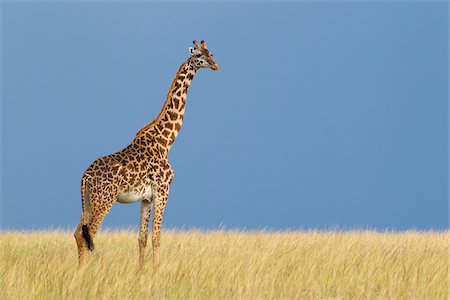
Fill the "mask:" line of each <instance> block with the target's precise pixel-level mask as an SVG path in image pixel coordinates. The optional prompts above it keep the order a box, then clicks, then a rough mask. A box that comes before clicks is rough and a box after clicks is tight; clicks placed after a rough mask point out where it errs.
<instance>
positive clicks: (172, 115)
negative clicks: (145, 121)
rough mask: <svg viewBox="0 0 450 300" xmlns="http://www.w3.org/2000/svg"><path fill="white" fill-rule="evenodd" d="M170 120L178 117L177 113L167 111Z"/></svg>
mask: <svg viewBox="0 0 450 300" xmlns="http://www.w3.org/2000/svg"><path fill="white" fill-rule="evenodd" d="M167 113H168V114H169V117H170V119H171V120H176V119H177V118H178V114H177V113H175V112H172V111H168V112H167Z"/></svg>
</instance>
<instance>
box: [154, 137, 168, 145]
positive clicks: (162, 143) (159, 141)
mask: <svg viewBox="0 0 450 300" xmlns="http://www.w3.org/2000/svg"><path fill="white" fill-rule="evenodd" d="M156 140H157V141H158V143H159V144H161V145H166V144H167V140H166V139H164V138H162V137H158V138H156Z"/></svg>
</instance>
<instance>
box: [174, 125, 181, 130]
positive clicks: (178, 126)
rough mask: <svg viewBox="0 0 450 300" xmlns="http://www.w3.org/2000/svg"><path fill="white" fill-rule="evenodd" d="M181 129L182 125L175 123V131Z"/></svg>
mask: <svg viewBox="0 0 450 300" xmlns="http://www.w3.org/2000/svg"><path fill="white" fill-rule="evenodd" d="M180 128H181V124H180V123H175V130H177V131H179V130H180Z"/></svg>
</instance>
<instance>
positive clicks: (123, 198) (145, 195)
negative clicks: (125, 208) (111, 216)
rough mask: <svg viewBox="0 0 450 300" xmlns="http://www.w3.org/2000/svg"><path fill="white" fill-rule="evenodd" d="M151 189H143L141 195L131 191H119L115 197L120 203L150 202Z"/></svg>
mask: <svg viewBox="0 0 450 300" xmlns="http://www.w3.org/2000/svg"><path fill="white" fill-rule="evenodd" d="M151 199H152V189H151V187H147V188H145V189H144V190H143V191H142V192H141V193H139V192H132V191H126V192H125V191H120V192H119V194H118V196H117V201H118V202H120V203H135V202H141V201H142V200H148V201H151Z"/></svg>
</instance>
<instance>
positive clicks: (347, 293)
mask: <svg viewBox="0 0 450 300" xmlns="http://www.w3.org/2000/svg"><path fill="white" fill-rule="evenodd" d="M0 234H1V239H0V248H1V251H2V256H1V260H0V261H1V262H0V267H1V268H0V270H1V272H0V282H1V283H0V299H149V298H152V299H165V298H167V299H361V298H362V299H369V298H370V299H448V298H449V287H448V268H449V241H450V232H449V231H447V232H415V231H410V232H402V233H393V232H383V233H379V232H373V231H349V232H339V231H324V232H320V231H305V232H302V231H298V232H238V231H211V232H201V231H184V232H179V231H170V230H169V231H164V232H163V234H162V240H161V241H162V245H161V261H160V264H159V266H158V268H157V269H156V270H155V271H154V270H153V267H152V265H151V259H150V258H151V257H150V256H149V255H150V253H151V252H150V249H151V243H149V246H148V247H147V249H148V251H147V253H148V256H147V263H146V266H145V267H144V269H142V270H141V271H140V272H138V268H137V266H138V257H137V255H138V242H137V232H134V231H126V230H124V231H101V232H100V233H99V235H98V236H97V237H96V239H95V243H96V250H95V251H94V252H93V254H92V256H91V258H90V261H89V263H88V264H87V265H86V266H85V267H83V268H80V269H79V268H78V267H77V254H76V244H75V240H74V238H73V237H72V233H71V232H67V231H43V232H29V233H26V232H1V233H0Z"/></svg>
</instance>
